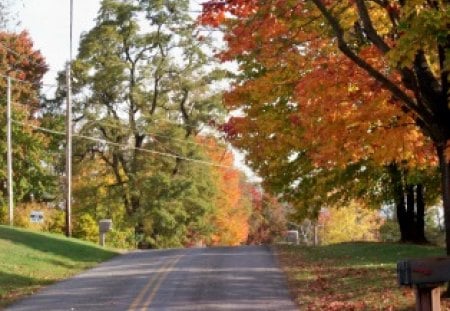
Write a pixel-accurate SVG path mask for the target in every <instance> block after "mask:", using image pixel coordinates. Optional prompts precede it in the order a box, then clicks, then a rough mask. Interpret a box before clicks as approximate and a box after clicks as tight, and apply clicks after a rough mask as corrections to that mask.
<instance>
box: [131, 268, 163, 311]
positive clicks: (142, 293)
mask: <svg viewBox="0 0 450 311" xmlns="http://www.w3.org/2000/svg"><path fill="white" fill-rule="evenodd" d="M170 264H171V261H167V262H165V263H164V264H163V265H162V266H161V267H159V269H158V270H157V271H156V272H155V273H154V274H153V275H152V277H150V278H149V280H148V282H147V284H146V285H145V287H144V288H143V289H142V290H141V291H140V292H139V294H138V295H137V297H136V298H135V299H134V300H133V302H132V303H131V305H130V307H129V308H128V311H134V310H135V309H136V307H137V306H138V305H139V304H140V303H141V301H142V299H144V296H145V293H146V292H147V291H148V290H149V289H150V287H151V286H152V285H153V284H154V283H155V282H156V281H157V279H158V277H159V275H160V273H161V272H162V271H164V269H166V267H168V266H169V265H170Z"/></svg>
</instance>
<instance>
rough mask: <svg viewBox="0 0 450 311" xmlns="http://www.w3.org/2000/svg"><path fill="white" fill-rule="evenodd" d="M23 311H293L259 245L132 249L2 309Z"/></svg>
mask: <svg viewBox="0 0 450 311" xmlns="http://www.w3.org/2000/svg"><path fill="white" fill-rule="evenodd" d="M6 310H8V311H19V310H20V311H25V310H27V311H28V310H33V311H35V310H43V311H53V310H70V311H75V310H83V311H85V310H96V311H97V310H105V311H106V310H108V311H114V310H118V311H124V310H129V311H131V310H174V311H175V310H196V311H197V310H208V311H209V310H277V311H290V310H297V308H296V307H295V305H294V303H293V302H292V301H291V299H290V298H289V295H288V291H287V289H286V284H285V279H284V276H283V275H282V273H281V272H280V270H279V268H278V267H277V264H276V261H275V258H274V256H273V254H272V253H271V251H270V250H269V249H268V248H266V247H264V246H249V247H227V248H198V249H172V250H160V251H157V250H150V251H137V252H133V253H129V254H126V255H123V256H119V257H117V258H115V259H113V260H111V261H108V262H106V263H103V264H101V265H99V266H98V267H96V268H94V269H92V270H89V271H87V272H84V273H82V274H80V275H78V276H76V277H73V278H71V279H68V280H65V281H62V282H59V283H57V284H55V285H52V286H49V287H47V288H46V289H44V290H42V291H40V292H39V293H37V294H35V295H33V296H30V297H28V298H26V299H24V300H22V301H20V302H18V303H16V304H14V305H12V306H10V307H9V308H7V309H6Z"/></svg>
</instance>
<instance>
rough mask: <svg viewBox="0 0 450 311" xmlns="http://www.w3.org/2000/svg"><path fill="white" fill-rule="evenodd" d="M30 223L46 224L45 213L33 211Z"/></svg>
mask: <svg viewBox="0 0 450 311" xmlns="http://www.w3.org/2000/svg"><path fill="white" fill-rule="evenodd" d="M30 222H32V223H39V224H40V223H43V222H44V212H40V211H31V213H30Z"/></svg>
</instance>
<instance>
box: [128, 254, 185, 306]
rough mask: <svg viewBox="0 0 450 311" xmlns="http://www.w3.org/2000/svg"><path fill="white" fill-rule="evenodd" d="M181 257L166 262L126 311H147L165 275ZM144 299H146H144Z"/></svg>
mask: <svg viewBox="0 0 450 311" xmlns="http://www.w3.org/2000/svg"><path fill="white" fill-rule="evenodd" d="M181 257H183V256H182V255H178V256H176V257H175V258H172V259H171V260H168V261H167V262H165V263H164V264H163V265H162V266H161V267H160V268H159V269H158V271H156V272H155V274H154V275H153V277H151V278H150V279H149V280H148V282H147V284H146V285H145V286H144V288H143V289H142V290H141V291H140V292H139V294H138V295H137V297H136V298H135V299H134V300H133V302H132V303H131V305H130V307H129V308H128V311H136V310H141V311H144V310H147V308H148V307H149V306H150V304H151V303H152V301H153V299H154V298H155V296H156V293H157V292H158V290H159V288H160V287H161V284H162V282H164V280H165V279H166V278H167V275H168V274H169V273H170V272H171V270H172V268H173V267H175V265H176V264H177V263H178V261H179V260H180V259H181ZM146 297H147V299H145V298H146ZM144 299H145V300H144Z"/></svg>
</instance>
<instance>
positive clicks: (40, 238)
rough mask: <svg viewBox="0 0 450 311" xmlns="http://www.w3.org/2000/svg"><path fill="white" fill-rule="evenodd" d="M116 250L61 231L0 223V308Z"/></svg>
mask: <svg viewBox="0 0 450 311" xmlns="http://www.w3.org/2000/svg"><path fill="white" fill-rule="evenodd" d="M115 255H117V253H116V252H115V251H113V250H108V249H102V248H100V247H98V246H96V245H94V244H92V243H87V242H82V241H79V240H76V239H67V238H65V237H64V236H61V235H54V234H47V233H37V232H33V231H28V230H23V229H17V228H10V227H6V226H0V309H1V307H2V306H5V305H6V304H8V303H10V302H12V301H13V300H15V299H17V298H19V297H21V296H24V295H27V294H30V293H32V292H34V291H35V290H36V289H38V288H39V287H41V286H43V285H47V284H50V283H53V282H55V281H57V280H60V279H63V278H66V277H69V276H72V275H74V274H75V273H77V272H79V271H81V270H83V269H86V268H89V267H92V266H94V265H96V264H97V263H100V262H102V261H105V260H107V259H109V258H111V257H113V256H115Z"/></svg>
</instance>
